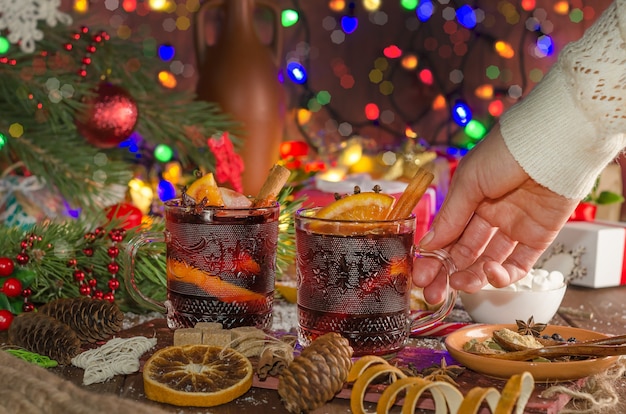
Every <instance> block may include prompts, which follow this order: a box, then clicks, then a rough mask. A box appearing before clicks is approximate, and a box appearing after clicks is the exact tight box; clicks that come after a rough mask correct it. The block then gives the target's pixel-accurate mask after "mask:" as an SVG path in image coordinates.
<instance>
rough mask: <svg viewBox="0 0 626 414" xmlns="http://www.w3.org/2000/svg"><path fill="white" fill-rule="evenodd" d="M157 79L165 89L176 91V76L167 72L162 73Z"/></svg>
mask: <svg viewBox="0 0 626 414" xmlns="http://www.w3.org/2000/svg"><path fill="white" fill-rule="evenodd" d="M157 77H158V79H159V82H160V83H161V85H162V86H163V87H164V88H168V89H174V88H175V87H176V85H177V84H178V81H177V80H176V76H174V74H172V73H171V72H168V71H166V70H162V71H160V72H159V74H158V76H157Z"/></svg>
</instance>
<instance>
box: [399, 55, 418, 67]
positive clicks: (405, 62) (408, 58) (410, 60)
mask: <svg viewBox="0 0 626 414" xmlns="http://www.w3.org/2000/svg"><path fill="white" fill-rule="evenodd" d="M418 63H419V59H418V58H417V56H415V55H414V54H410V55H405V56H403V57H402V61H401V62H400V64H401V65H402V67H403V68H404V69H406V70H413V69H415V68H416V67H417V65H418Z"/></svg>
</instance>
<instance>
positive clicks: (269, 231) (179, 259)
mask: <svg viewBox="0 0 626 414" xmlns="http://www.w3.org/2000/svg"><path fill="white" fill-rule="evenodd" d="M279 218H280V207H279V205H278V203H275V205H273V206H271V207H259V208H222V207H204V208H203V209H202V210H200V211H198V212H195V211H194V209H193V207H185V206H182V205H181V204H180V200H170V201H167V202H166V203H165V231H164V232H142V233H139V234H138V235H137V236H135V237H134V238H133V239H131V240H130V241H129V242H128V245H127V247H126V255H125V260H127V263H126V266H125V273H124V279H125V283H126V286H127V289H128V292H129V294H130V296H131V297H132V298H133V299H134V300H135V301H136V302H138V303H139V304H141V305H143V306H145V307H147V308H148V309H152V310H156V311H159V312H161V313H165V314H166V319H167V324H168V326H169V327H170V328H171V329H177V328H189V327H193V326H194V325H195V324H196V323H197V322H219V323H222V325H223V326H224V328H226V329H229V328H234V327H238V326H255V327H257V328H259V329H263V330H269V329H270V328H271V324H272V308H273V301H274V284H275V276H276V248H277V244H278V224H279ZM153 242H165V244H166V268H167V300H166V301H165V302H159V301H157V300H155V299H153V298H151V297H149V296H146V295H145V294H144V293H142V292H141V290H139V289H138V287H137V283H136V280H135V264H136V255H137V251H138V249H140V248H141V247H142V246H144V245H146V244H148V243H153Z"/></svg>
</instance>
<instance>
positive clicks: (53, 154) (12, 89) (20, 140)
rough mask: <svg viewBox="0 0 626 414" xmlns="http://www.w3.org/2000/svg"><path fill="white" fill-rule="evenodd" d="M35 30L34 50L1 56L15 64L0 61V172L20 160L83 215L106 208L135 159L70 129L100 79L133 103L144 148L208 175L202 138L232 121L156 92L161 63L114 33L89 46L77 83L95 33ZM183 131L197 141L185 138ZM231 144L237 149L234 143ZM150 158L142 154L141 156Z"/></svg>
mask: <svg viewBox="0 0 626 414" xmlns="http://www.w3.org/2000/svg"><path fill="white" fill-rule="evenodd" d="M40 29H41V30H42V31H43V33H44V35H43V39H42V40H41V41H40V42H38V44H37V51H36V52H35V53H33V54H25V53H23V52H21V51H20V50H19V48H17V47H13V48H12V50H10V51H9V53H8V54H7V58H9V59H15V64H14V65H13V64H0V133H2V134H4V136H5V137H7V138H8V140H7V143H6V145H5V146H4V147H2V148H0V170H5V169H6V168H8V167H10V166H12V165H14V164H15V163H16V162H22V163H23V164H24V166H25V168H26V170H28V172H29V173H30V174H33V175H36V176H38V177H40V178H42V179H44V180H45V181H46V182H47V183H48V184H49V185H50V186H51V187H53V188H55V189H56V190H57V191H58V192H59V193H60V194H61V195H62V197H63V198H65V199H67V200H69V201H70V202H71V203H73V204H76V205H78V206H80V207H84V208H85V209H86V210H89V211H91V210H93V211H98V210H101V209H102V208H103V207H105V206H106V205H107V201H108V204H111V199H112V197H114V196H115V195H116V194H117V199H119V191H120V188H126V187H127V184H128V181H129V179H130V178H131V174H132V170H133V169H134V164H136V162H137V161H136V159H135V157H130V156H129V153H128V151H127V150H126V149H118V148H116V149H111V150H102V149H99V148H96V147H94V146H92V145H91V144H89V143H87V142H86V141H85V139H84V138H83V137H82V136H80V134H79V133H78V131H77V129H76V125H75V119H76V117H77V115H78V113H80V112H81V111H84V110H85V109H86V108H88V100H89V99H90V98H92V97H94V94H95V89H96V87H97V85H98V84H99V83H100V82H101V81H102V79H103V78H105V79H106V80H107V81H108V82H111V83H113V84H115V85H117V86H120V87H122V88H123V89H124V90H125V91H127V92H128V93H129V95H130V96H131V97H132V99H133V100H134V101H135V103H136V105H137V108H138V113H139V119H138V123H137V126H136V132H137V133H138V134H139V135H140V137H141V138H142V139H143V142H144V147H145V148H144V150H145V151H147V152H149V151H151V150H152V149H153V148H154V147H155V146H156V145H158V144H167V145H169V146H171V147H172V148H173V149H174V150H175V151H176V153H175V158H176V159H178V160H179V161H180V162H181V164H182V166H183V168H184V169H185V170H188V171H191V170H193V169H195V168H201V169H203V170H205V171H213V170H214V168H215V159H214V157H213V154H212V153H211V152H210V150H208V148H207V144H206V139H207V138H209V137H210V136H213V135H215V134H219V133H221V132H223V131H231V130H236V129H237V124H236V123H235V122H233V121H232V120H231V119H230V118H229V117H228V116H227V115H225V114H223V113H221V112H220V110H219V108H218V107H217V105H215V104H212V103H208V102H204V101H198V100H196V99H195V95H194V94H190V93H181V92H173V91H170V90H166V89H165V88H163V87H162V86H161V85H160V84H159V83H158V81H157V74H158V72H159V71H160V70H166V69H167V67H166V63H164V62H161V61H160V60H158V59H157V58H155V57H152V56H154V55H151V54H150V53H145V52H146V51H145V48H144V45H143V44H140V43H136V42H133V41H129V40H125V39H119V38H116V37H114V36H111V38H110V40H108V41H103V42H101V43H97V44H95V45H96V51H95V52H94V53H92V54H90V56H89V58H90V59H91V63H90V64H89V65H88V66H87V76H86V77H84V78H83V77H81V76H79V75H78V71H79V69H81V67H83V58H84V57H85V56H86V52H85V50H86V49H87V47H88V46H90V45H93V44H94V41H93V39H92V36H93V34H97V33H98V32H99V31H98V30H97V29H91V30H90V32H89V33H88V34H83V35H82V36H81V37H80V39H73V35H74V34H75V33H77V32H79V30H78V29H72V28H69V27H64V26H62V25H57V26H56V27H53V28H51V27H48V26H45V25H42V27H41V28H40ZM66 44H71V45H72V48H71V50H66V47H65V45H66ZM155 47H156V45H155ZM147 55H148V56H147ZM150 55H151V56H150ZM16 125H17V126H21V128H22V129H23V133H22V134H21V135H20V134H17V135H16V134H15V131H14V130H13V129H12V128H14V127H15V126H16ZM190 128H191V129H193V130H194V131H197V132H198V134H199V135H200V136H202V137H204V138H203V139H197V138H194V137H191V136H189V135H188V130H189V129H190ZM11 132H13V135H12V133H11ZM232 136H233V135H231V137H232ZM233 141H234V144H235V145H236V146H237V145H239V143H240V142H239V141H238V140H236V139H234V140H233ZM99 154H104V155H105V157H104V159H105V160H106V161H105V162H101V163H99V164H98V165H94V157H96V156H99ZM151 157H152V155H151V154H147V155H145V156H144V159H145V158H147V159H151ZM100 159H102V158H100ZM113 199H114V200H115V202H117V199H115V198H113Z"/></svg>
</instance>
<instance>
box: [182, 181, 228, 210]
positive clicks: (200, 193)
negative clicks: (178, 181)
mask: <svg viewBox="0 0 626 414" xmlns="http://www.w3.org/2000/svg"><path fill="white" fill-rule="evenodd" d="M187 195H188V196H190V197H193V199H194V200H196V203H199V202H201V201H202V200H203V199H205V198H206V199H207V204H206V205H207V206H223V205H224V200H223V199H222V193H221V192H220V190H219V188H218V186H217V183H216V182H215V177H213V173H207V174H204V175H203V176H202V177H200V178H198V179H197V180H196V181H194V182H193V183H191V185H190V186H189V188H188V189H187Z"/></svg>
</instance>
